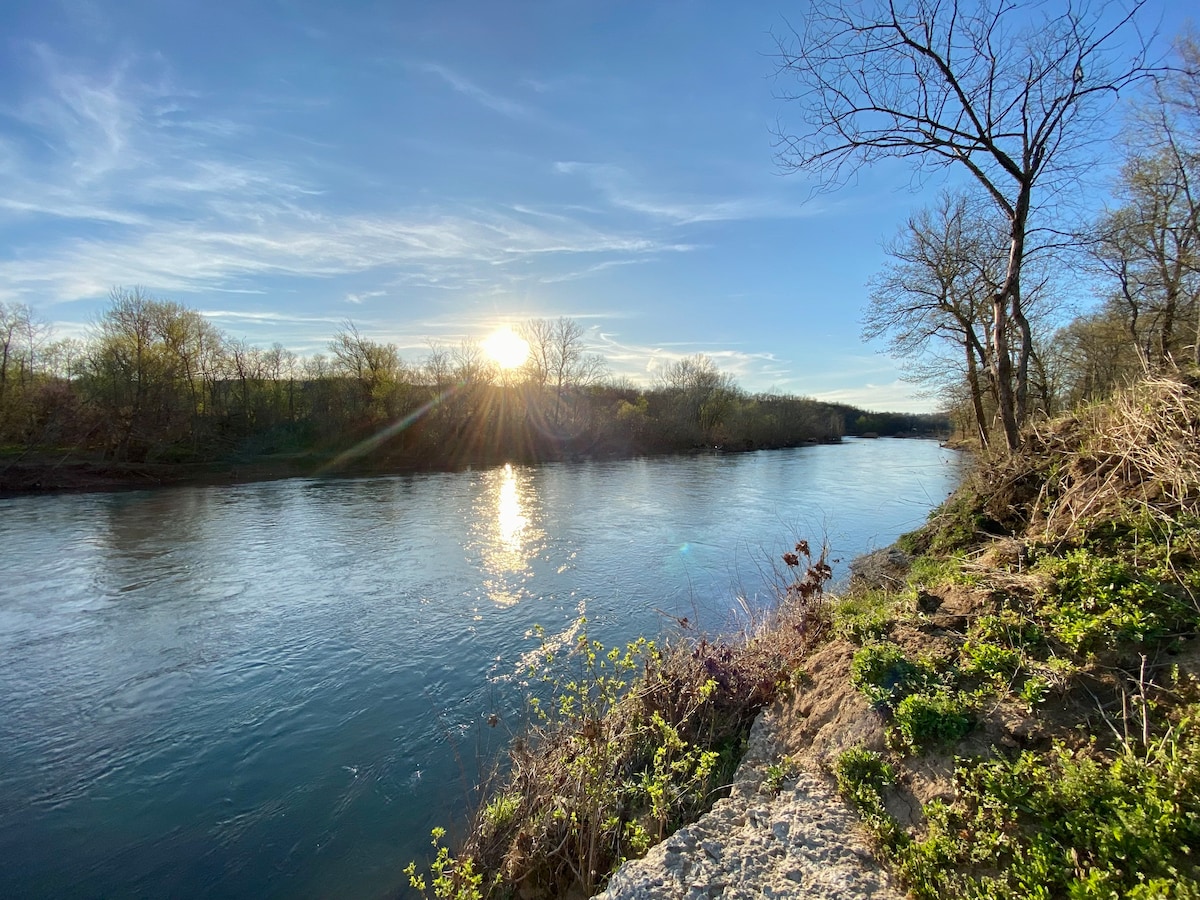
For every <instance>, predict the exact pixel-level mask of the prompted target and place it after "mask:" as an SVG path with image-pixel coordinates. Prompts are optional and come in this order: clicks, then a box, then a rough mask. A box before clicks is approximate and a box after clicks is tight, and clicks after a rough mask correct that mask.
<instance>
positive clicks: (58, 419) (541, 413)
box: [0, 289, 948, 489]
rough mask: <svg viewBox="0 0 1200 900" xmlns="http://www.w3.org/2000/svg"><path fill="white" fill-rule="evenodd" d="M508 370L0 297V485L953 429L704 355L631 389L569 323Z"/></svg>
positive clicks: (535, 325)
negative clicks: (62, 323) (69, 323)
mask: <svg viewBox="0 0 1200 900" xmlns="http://www.w3.org/2000/svg"><path fill="white" fill-rule="evenodd" d="M520 331H521V335H522V336H523V338H524V339H525V340H526V341H527V342H528V344H529V348H530V353H529V358H528V359H527V360H526V362H525V363H524V364H523V365H521V366H519V367H516V368H512V369H503V368H501V367H499V366H498V365H497V364H496V363H495V362H494V361H493V360H492V359H491V358H490V356H489V355H488V354H487V353H486V352H485V349H484V347H483V346H481V345H480V344H479V343H476V342H474V341H463V342H461V343H459V344H458V345H454V346H447V345H439V344H437V343H432V344H431V345H430V346H429V348H428V349H427V351H426V352H425V353H424V354H423V355H421V356H419V357H417V358H415V359H412V360H405V359H403V358H402V357H401V355H400V353H399V350H398V348H397V347H396V346H395V345H394V344H392V343H389V342H386V341H381V340H377V339H375V338H373V337H371V336H370V335H367V334H365V333H363V332H362V331H361V330H360V329H359V328H358V327H357V326H356V325H355V324H354V323H353V322H349V321H347V322H344V323H343V324H342V326H341V327H340V328H339V329H338V330H337V331H336V332H335V333H334V334H333V336H332V337H331V338H330V340H329V342H328V344H327V346H326V350H325V352H321V353H316V354H313V355H311V356H308V357H300V356H298V355H297V354H295V353H293V352H291V351H290V350H288V349H287V348H285V347H284V346H283V345H281V344H279V343H276V344H273V345H272V346H270V347H266V348H263V347H258V346H254V345H251V344H250V343H248V342H247V341H244V340H241V339H237V338H234V337H232V336H230V335H229V334H226V333H224V332H222V331H221V330H220V329H218V328H217V327H216V326H214V325H213V324H212V322H210V321H209V320H208V319H206V318H205V317H204V316H203V315H201V314H200V313H199V312H197V311H196V310H193V309H189V308H188V307H185V306H183V305H181V304H179V303H176V302H173V301H168V300H160V299H157V298H154V297H151V296H149V295H148V294H146V293H145V292H143V291H141V290H138V289H129V290H125V289H119V290H114V292H113V294H112V297H111V301H110V304H109V306H108V308H107V309H106V310H105V311H104V312H103V313H102V315H101V316H100V317H99V318H98V320H97V321H96V323H95V324H94V325H93V327H92V328H91V330H90V332H89V334H88V335H87V337H86V339H83V340H78V339H72V338H65V339H60V340H55V339H54V338H53V335H52V334H51V333H50V331H49V329H48V328H46V327H44V326H42V325H40V324H39V323H38V322H37V320H36V317H35V316H34V315H33V314H32V312H31V311H30V310H29V309H28V308H27V307H24V306H21V305H19V304H16V305H13V304H8V305H6V304H5V303H3V302H0V489H4V488H8V489H13V488H21V487H26V488H30V487H38V486H40V487H42V488H51V487H55V486H66V487H69V486H71V478H72V473H74V474H75V476H76V477H78V478H81V479H83V481H84V483H85V484H86V483H88V479H89V478H91V479H93V480H94V479H96V478H97V477H98V476H99V477H103V476H104V475H105V473H107V474H108V475H109V476H110V477H111V478H112V479H114V480H116V481H118V482H119V481H122V480H125V481H132V482H133V483H138V484H149V483H153V482H154V481H159V480H176V479H179V478H185V477H195V475H197V474H203V473H205V472H208V473H219V472H224V473H226V474H228V473H231V472H237V471H240V473H241V477H268V476H270V475H273V474H282V475H290V474H306V475H308V474H313V473H315V472H379V471H396V470H405V469H416V468H447V469H454V468H460V467H464V466H468V465H486V464H495V463H498V462H505V461H511V462H539V461H546V460H557V459H572V458H579V457H591V456H631V455H640V454H649V453H667V452H681V451H689V450H693V449H697V448H704V449H708V450H713V449H722V450H728V451H742V450H751V449H762V448H778V447H791V446H798V445H802V444H805V443H815V442H825V441H836V440H838V439H840V438H841V437H842V435H844V434H855V433H863V432H875V433H879V434H904V435H911V434H923V435H927V436H929V435H933V434H939V433H940V434H944V433H945V432H946V430H947V428H948V423H947V421H946V419H945V417H943V416H940V415H939V416H930V415H924V416H922V415H902V414H878V413H867V412H864V411H863V410H860V409H855V408H852V407H848V406H844V405H837V404H830V403H823V402H819V401H817V400H813V399H810V398H806V397H796V396H790V395H780V394H751V393H748V392H746V391H744V390H742V389H741V388H739V387H738V385H737V384H736V382H735V381H734V379H733V377H732V376H731V375H729V374H728V373H726V372H722V371H721V370H720V369H719V368H718V367H717V365H716V364H715V363H714V362H713V360H711V359H710V358H708V357H706V356H703V355H696V356H690V357H683V358H680V359H677V360H674V361H673V362H672V363H670V364H669V365H667V366H665V367H664V368H663V369H662V370H661V371H660V372H659V373H658V375H657V378H656V380H655V381H654V383H653V384H649V385H643V386H638V385H635V384H632V383H630V382H628V381H624V380H618V379H613V378H611V377H609V375H608V367H607V364H606V362H605V360H604V359H603V357H601V356H600V355H598V354H596V353H594V352H592V351H591V350H590V348H589V346H588V343H587V341H586V334H585V331H584V329H583V328H582V327H581V326H580V325H579V324H578V323H576V322H574V321H573V320H570V319H565V318H564V319H557V320H543V319H535V320H531V321H529V322H526V323H525V324H524V325H523V326H522V327H521V329H520Z"/></svg>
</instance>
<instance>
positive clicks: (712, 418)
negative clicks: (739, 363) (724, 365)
mask: <svg viewBox="0 0 1200 900" xmlns="http://www.w3.org/2000/svg"><path fill="white" fill-rule="evenodd" d="M656 380H657V381H658V382H659V384H660V385H661V387H662V389H663V391H664V392H665V393H666V394H667V395H668V397H669V398H670V399H671V402H672V407H673V411H674V413H675V416H676V417H677V418H678V420H679V424H680V425H681V426H682V427H683V428H685V429H688V430H692V431H693V433H694V436H695V437H696V439H698V440H700V441H703V442H704V443H706V444H707V443H712V441H713V440H714V439H715V437H716V431H717V429H718V427H719V426H720V425H721V424H722V422H724V420H725V417H726V415H727V414H728V413H729V411H730V409H731V407H732V406H733V403H734V401H735V400H736V399H737V397H738V394H739V391H738V387H737V384H736V382H735V381H734V380H733V376H732V375H730V374H729V373H727V372H722V371H721V370H720V369H718V368H717V364H716V363H715V362H713V361H712V359H711V358H710V357H708V356H705V355H704V354H703V353H697V354H695V355H694V356H685V357H683V358H682V359H677V360H675V362H673V363H671V364H670V365H669V366H667V367H666V369H664V370H663V371H662V372H660V373H659V374H658V376H657V378H656Z"/></svg>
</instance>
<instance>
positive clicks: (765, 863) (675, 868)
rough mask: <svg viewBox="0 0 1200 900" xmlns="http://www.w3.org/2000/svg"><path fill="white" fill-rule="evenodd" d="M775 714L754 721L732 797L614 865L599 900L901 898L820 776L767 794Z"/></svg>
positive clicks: (803, 777) (807, 775)
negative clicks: (637, 855) (644, 853)
mask: <svg viewBox="0 0 1200 900" xmlns="http://www.w3.org/2000/svg"><path fill="white" fill-rule="evenodd" d="M775 715H776V714H775V713H764V714H763V715H761V716H760V717H759V719H758V721H757V722H755V724H754V728H753V730H752V731H751V734H750V746H749V748H748V750H747V753H746V756H745V758H744V759H743V761H742V764H741V766H740V767H739V768H738V771H737V777H736V780H735V783H734V786H733V789H732V791H731V793H730V796H729V797H727V798H726V799H724V800H720V801H718V802H717V803H716V804H715V805H714V806H713V808H712V809H711V810H710V811H709V812H708V813H707V814H706V815H705V816H703V817H702V818H701V819H700V820H699V821H697V822H695V823H693V824H692V825H689V826H688V827H686V828H681V829H680V830H679V831H677V832H676V833H675V834H674V835H672V836H671V837H669V838H667V839H666V840H665V841H663V842H662V843H660V844H659V845H658V846H656V847H654V848H653V849H652V850H651V851H650V852H649V854H648V855H647V856H646V857H645V858H644V859H638V860H633V861H631V862H627V863H625V864H624V865H623V866H621V868H620V869H618V870H617V872H616V874H615V875H613V877H612V879H611V881H610V882H609V885H608V890H606V891H605V892H604V893H603V894H600V895H599V897H600V898H604V900H684V898H686V900H699V898H707V897H721V898H727V900H740V898H751V897H798V896H802V897H806V898H813V900H860V898H867V897H870V898H879V900H901V898H902V897H903V894H902V893H901V892H900V891H899V890H897V889H896V888H895V887H894V886H893V885H892V881H891V879H890V878H889V876H888V874H887V873H886V872H885V871H884V870H883V869H882V868H881V867H880V866H879V864H878V863H877V862H876V861H875V859H874V857H873V856H872V854H871V850H870V847H869V845H868V844H867V842H866V839H865V836H864V834H863V832H862V828H861V825H860V823H859V820H858V817H857V816H856V815H855V813H854V812H852V811H851V810H850V809H849V808H848V807H847V806H846V804H845V803H844V802H843V801H842V799H841V798H840V797H839V796H838V795H837V793H836V791H835V790H834V787H833V784H832V783H831V781H830V780H829V779H828V778H827V777H825V776H823V775H820V774H818V773H815V772H807V771H802V772H800V773H799V774H793V775H792V777H791V778H788V779H786V780H784V781H783V783H782V785H781V786H780V788H779V790H778V791H777V792H776V791H772V790H771V786H770V785H769V781H770V779H769V772H768V769H769V767H770V766H771V765H772V763H773V762H777V761H778V760H779V759H780V753H779V747H778V746H777V745H778V741H777V738H776V732H777V729H776V728H775V724H776V723H775Z"/></svg>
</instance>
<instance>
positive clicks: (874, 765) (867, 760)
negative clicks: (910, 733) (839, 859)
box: [833, 747, 905, 847]
mask: <svg viewBox="0 0 1200 900" xmlns="http://www.w3.org/2000/svg"><path fill="white" fill-rule="evenodd" d="M833 774H834V778H836V779H837V786H838V791H839V792H840V793H841V795H842V796H843V797H845V798H846V800H847V801H848V802H849V803H850V804H851V805H852V806H853V807H854V808H855V809H856V810H858V813H859V815H860V816H862V818H863V821H864V822H866V824H867V826H868V827H869V828H871V830H872V831H873V832H874V833H875V835H876V837H877V838H879V839H880V840H881V841H882V842H883V843H884V845H885V847H886V846H891V845H894V844H897V843H900V842H903V841H904V839H905V835H904V831H903V829H902V828H901V827H900V824H899V823H898V822H897V821H896V820H895V818H893V817H892V815H891V814H890V813H888V811H887V809H886V807H885V806H884V802H883V792H884V791H885V790H887V789H888V788H889V787H891V786H892V785H893V784H895V782H896V773H895V771H894V770H893V769H892V767H891V765H890V764H889V763H888V762H887V761H886V760H884V758H883V757H882V756H881V755H880V754H878V753H876V752H875V751H874V750H867V749H866V748H865V747H851V748H850V749H849V750H845V751H843V752H842V753H841V754H840V755H839V756H838V758H837V760H836V761H835V762H834V764H833Z"/></svg>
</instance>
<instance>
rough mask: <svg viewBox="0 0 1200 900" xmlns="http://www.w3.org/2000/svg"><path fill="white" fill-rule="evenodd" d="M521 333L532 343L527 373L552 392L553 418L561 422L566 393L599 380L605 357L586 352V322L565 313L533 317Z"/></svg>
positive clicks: (556, 423) (530, 378)
mask: <svg viewBox="0 0 1200 900" xmlns="http://www.w3.org/2000/svg"><path fill="white" fill-rule="evenodd" d="M521 337H523V338H525V341H526V342H527V343H528V344H529V360H528V362H527V363H526V364H525V370H526V377H527V378H528V379H529V381H530V382H532V383H533V384H535V385H537V386H538V387H540V388H545V389H547V390H549V391H550V392H551V393H552V396H553V398H554V406H553V409H552V412H551V417H550V420H551V422H552V424H554V425H555V426H558V425H560V424H561V418H562V407H563V399H564V397H565V395H566V393H567V392H568V391H572V390H576V391H577V390H579V389H581V388H586V387H590V386H591V385H593V384H596V383H597V382H599V381H600V380H601V379H602V378H603V377H604V375H605V373H606V371H607V366H606V365H605V362H604V358H603V357H602V356H600V355H599V354H596V353H588V352H587V342H586V340H585V332H584V329H583V326H582V325H580V324H579V323H578V322H576V321H575V320H574V319H568V318H566V317H565V316H560V317H559V318H558V319H554V320H551V319H530V320H529V321H528V322H526V323H525V324H524V325H522V326H521Z"/></svg>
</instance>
